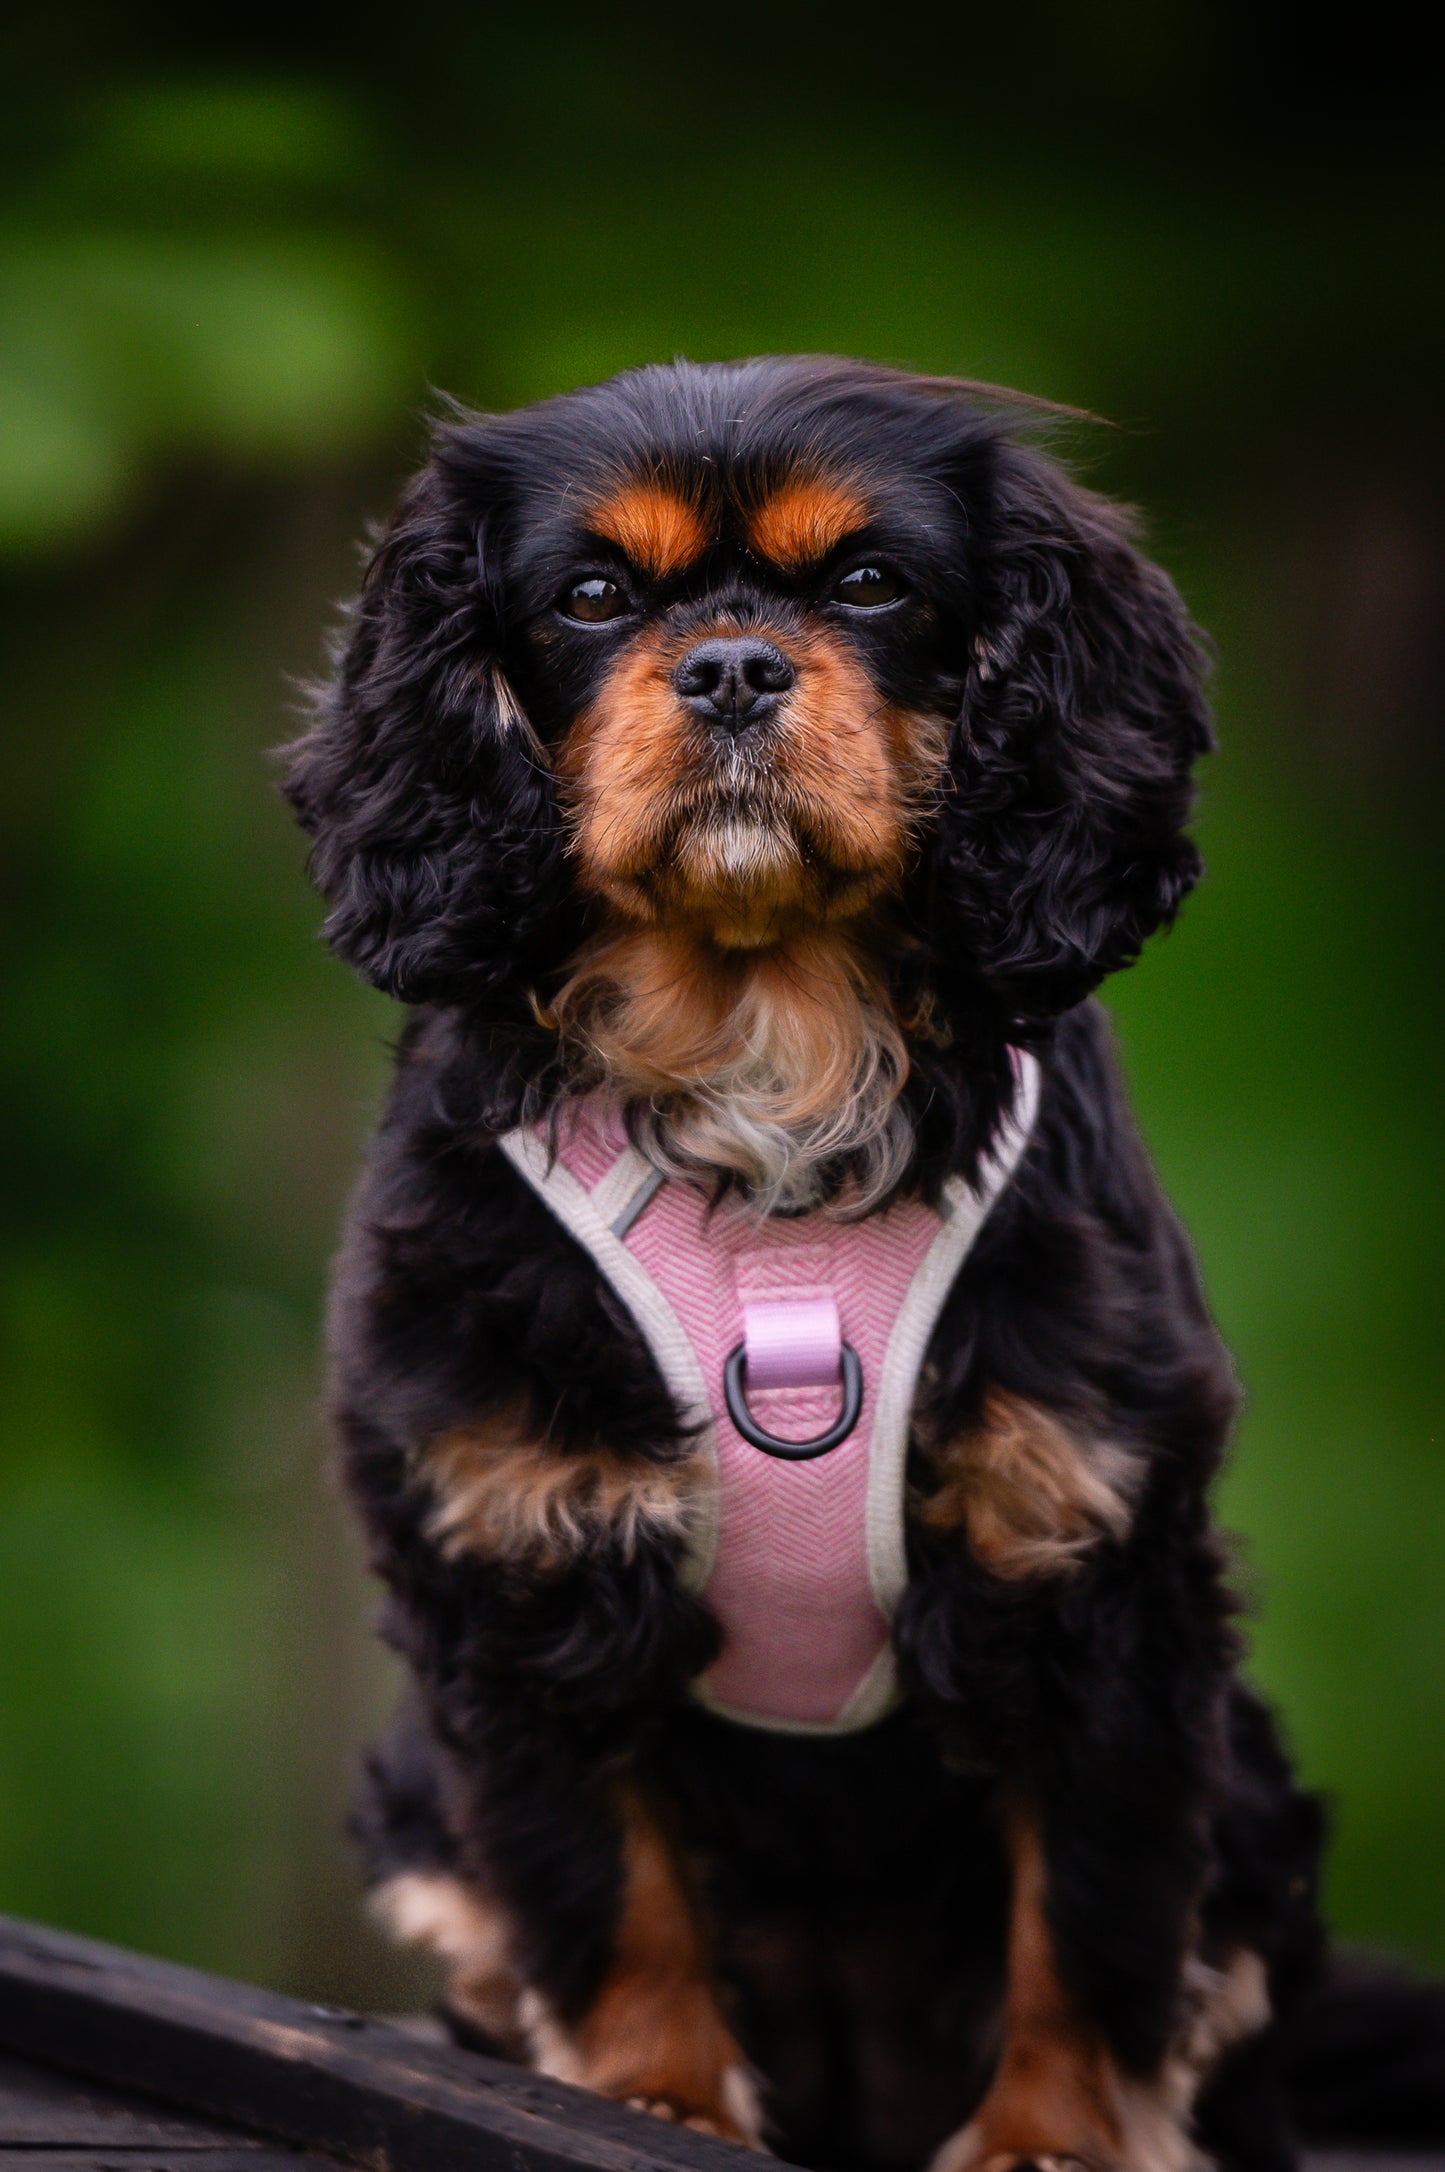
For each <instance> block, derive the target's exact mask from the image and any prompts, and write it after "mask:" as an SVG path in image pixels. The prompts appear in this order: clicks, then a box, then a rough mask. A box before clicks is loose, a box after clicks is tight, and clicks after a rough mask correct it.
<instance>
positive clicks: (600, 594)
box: [557, 574, 627, 626]
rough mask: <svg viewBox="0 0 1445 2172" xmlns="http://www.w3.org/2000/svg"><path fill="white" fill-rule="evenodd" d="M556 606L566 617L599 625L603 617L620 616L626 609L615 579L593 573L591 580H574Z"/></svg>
mask: <svg viewBox="0 0 1445 2172" xmlns="http://www.w3.org/2000/svg"><path fill="white" fill-rule="evenodd" d="M557 608H558V609H559V610H560V611H561V612H562V613H563V614H564V616H565V617H567V618H578V619H581V620H582V622H583V624H584V625H587V626H600V625H601V624H602V622H603V620H604V619H609V618H621V617H622V615H623V613H624V612H625V611H626V609H627V597H626V594H625V592H624V591H623V590H622V589H621V588H620V587H619V586H618V584H617V582H616V581H608V580H604V578H603V577H602V575H601V574H595V575H594V576H593V577H592V579H591V580H587V581H576V582H574V583H573V585H572V587H571V588H569V589H568V591H567V593H566V595H565V596H563V598H562V600H561V602H560V603H559V605H558V607H557Z"/></svg>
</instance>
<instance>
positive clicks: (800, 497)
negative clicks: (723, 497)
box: [748, 477, 869, 572]
mask: <svg viewBox="0 0 1445 2172" xmlns="http://www.w3.org/2000/svg"><path fill="white" fill-rule="evenodd" d="M868 519H869V513H868V508H867V506H866V505H865V504H864V503H863V500H862V499H861V498H860V497H858V496H857V495H856V494H855V493H854V492H853V491H851V490H847V489H845V488H844V487H843V485H842V484H841V483H830V482H828V481H826V480H825V479H823V478H821V477H815V478H813V479H811V480H807V481H797V482H791V483H784V484H782V486H781V487H780V488H779V489H777V490H775V491H774V492H773V493H772V495H771V497H769V498H767V499H765V500H764V502H763V504H762V505H760V506H759V507H758V510H757V511H756V512H755V513H754V514H753V516H752V518H751V519H750V521H749V522H748V541H749V542H750V543H751V544H752V546H753V549H754V550H755V551H758V552H760V553H761V555H762V556H763V557H764V558H770V559H771V560H772V562H773V564H774V565H775V566H785V567H786V568H787V569H788V571H789V572H798V571H800V570H801V568H802V567H804V566H810V565H813V564H816V562H817V560H818V559H820V558H826V557H827V555H828V553H829V551H831V550H835V549H836V548H837V546H838V545H839V544H840V543H841V542H842V541H843V538H844V537H845V536H847V535H851V534H852V533H853V531H854V530H855V529H857V528H862V527H865V526H866V525H867V522H868Z"/></svg>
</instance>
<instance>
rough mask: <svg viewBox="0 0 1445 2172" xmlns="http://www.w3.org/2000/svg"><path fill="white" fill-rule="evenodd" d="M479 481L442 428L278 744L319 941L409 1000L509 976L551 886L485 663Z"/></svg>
mask: <svg viewBox="0 0 1445 2172" xmlns="http://www.w3.org/2000/svg"><path fill="white" fill-rule="evenodd" d="M490 495H491V494H490V492H489V490H488V486H487V482H486V477H485V472H484V468H483V464H482V460H481V458H480V448H479V447H478V445H477V440H476V436H475V433H474V432H472V431H469V432H467V433H466V434H465V436H463V433H460V432H457V433H448V434H446V435H444V436H443V438H442V439H441V441H440V443H439V447H438V458H437V459H434V461H433V463H432V464H431V466H429V467H428V468H426V469H424V470H423V471H422V473H421V474H420V475H419V476H417V477H416V479H415V480H414V481H413V483H412V484H411V486H410V488H409V489H408V490H407V492H406V494H405V496H404V497H403V499H402V501H401V504H400V505H399V507H398V509H397V511H396V513H395V515H394V516H393V518H392V520H391V523H390V525H389V526H388V528H387V530H386V533H385V534H384V536H383V538H382V540H381V543H380V545H379V546H378V548H377V550H376V552H375V555H374V556H373V558H372V560H371V564H370V566H369V568H368V570H367V575H366V580H365V585H364V587H363V589H362V593H361V596H360V597H359V599H358V601H357V602H356V604H355V605H354V606H353V608H352V612H351V616H350V622H349V625H348V627H347V629H346V634H345V638H344V639H343V641H342V643H341V645H340V647H339V650H338V654H337V657H336V663H335V671H334V674H333V676H332V678H331V680H330V682H329V683H328V684H326V685H325V686H323V687H322V688H321V689H320V690H319V692H318V693H317V695H316V699H315V722H314V724H313V727H312V729H311V730H310V731H309V732H308V733H307V735H306V737H305V738H303V739H301V740H299V741H298V742H297V743H296V744H295V745H294V746H292V747H291V748H289V749H288V750H287V754H288V767H287V770H286V773H285V777H284V781H283V790H284V791H285V793H286V796H287V798H288V799H289V800H290V801H291V804H292V806H293V807H294V808H295V809H296V812H297V814H298V816H299V817H300V820H301V823H302V826H303V828H305V829H306V830H307V831H308V832H309V834H310V836H311V837H312V839H313V840H314V842H313V846H312V852H311V872H312V875H313V877H314V879H315V882H316V885H317V887H318V889H320V891H321V892H322V894H323V895H324V896H325V897H326V899H327V900H328V902H329V904H330V907H331V912H330V916H329V918H328V919H327V921H326V925H325V930H324V932H325V935H326V937H327V940H328V941H329V942H330V943H331V945H332V947H333V949H335V950H336V951H337V952H338V953H339V954H340V955H341V956H342V957H343V958H345V959H347V960H348V961H349V962H350V963H351V964H352V965H354V966H355V967H356V968H357V970H358V971H359V972H361V973H363V974H364V975H365V976H366V978H367V979H368V980H371V981H373V982H375V984H376V985H377V987H379V988H383V989H385V990H386V991H387V993H388V994H391V995H394V996H399V997H401V998H402V999H403V1000H404V1001H406V1002H412V1003H415V1002H451V1003H469V1004H474V1003H481V1004H489V1005H490V1004H495V1002H496V1001H497V999H498V997H499V996H500V995H501V994H502V992H503V991H504V990H506V989H508V988H509V987H510V988H511V989H512V990H515V989H517V988H519V987H522V986H525V985H526V984H527V983H528V981H529V978H530V969H531V967H532V965H533V964H534V963H535V962H536V961H537V960H538V959H539V958H540V956H541V954H542V950H543V938H544V935H545V933H546V931H547V929H548V926H549V924H550V921H551V918H552V916H553V915H554V914H555V912H556V909H557V899H558V895H559V893H560V891H561V889H562V883H561V880H560V875H559V873H558V868H559V865H560V859H561V849H562V840H561V830H560V825H559V822H558V817H557V811H556V807H555V804H554V800H553V795H552V786H551V781H550V777H549V775H548V773H547V767H546V764H545V763H544V762H543V761H542V760H540V759H539V750H538V749H537V748H536V744H535V741H534V739H533V736H532V732H531V728H530V726H529V725H528V723H527V720H526V718H525V717H524V716H523V714H522V712H521V709H520V708H519V707H518V704H517V702H516V700H515V698H514V697H513V695H512V693H511V689H510V688H509V686H508V684H507V681H506V679H505V677H504V675H503V673H502V669H501V665H500V663H499V661H498V654H497V648H498V621H497V610H498V597H497V594H496V573H495V566H494V563H493V559H494V547H493V544H492V540H491V537H492V532H493V529H494V523H495V518H496V509H495V506H494V505H492V504H491V503H489V497H490Z"/></svg>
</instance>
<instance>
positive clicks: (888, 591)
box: [832, 566, 903, 611]
mask: <svg viewBox="0 0 1445 2172" xmlns="http://www.w3.org/2000/svg"><path fill="white" fill-rule="evenodd" d="M832 593H833V601H834V603H846V604H851V606H852V607H853V609H854V610H855V611H873V610H876V609H877V607H878V605H879V604H880V603H896V602H897V600H898V598H899V597H900V596H901V595H902V594H903V583H902V581H901V580H900V579H899V577H898V575H897V574H896V573H895V572H894V571H893V568H892V567H891V566H854V568H853V570H852V572H851V573H845V574H844V575H843V577H842V579H841V580H837V581H835V582H834V583H833V591H832Z"/></svg>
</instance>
